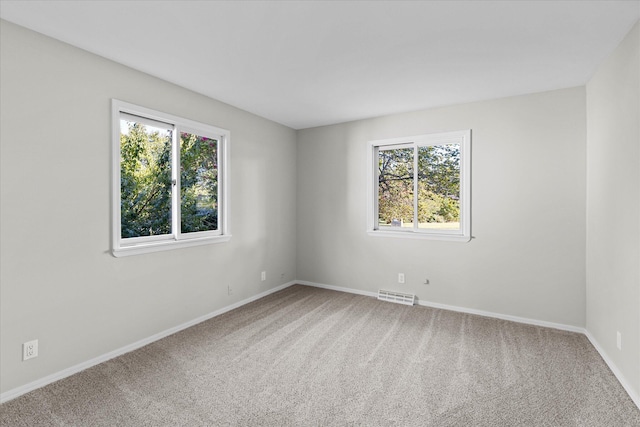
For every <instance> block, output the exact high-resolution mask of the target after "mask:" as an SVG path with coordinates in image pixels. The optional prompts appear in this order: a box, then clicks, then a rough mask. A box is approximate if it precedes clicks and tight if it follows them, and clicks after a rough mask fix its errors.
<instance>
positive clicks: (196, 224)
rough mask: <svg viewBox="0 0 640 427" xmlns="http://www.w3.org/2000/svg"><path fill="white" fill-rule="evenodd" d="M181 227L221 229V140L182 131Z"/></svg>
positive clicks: (189, 231)
mask: <svg viewBox="0 0 640 427" xmlns="http://www.w3.org/2000/svg"><path fill="white" fill-rule="evenodd" d="M180 165H181V169H180V191H181V192H180V194H181V198H182V200H181V225H180V227H181V231H182V233H193V232H196V231H209V230H217V229H218V141H217V140H215V139H211V138H207V137H204V136H199V135H196V134H192V133H187V132H181V133H180Z"/></svg>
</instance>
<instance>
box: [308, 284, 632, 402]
mask: <svg viewBox="0 0 640 427" xmlns="http://www.w3.org/2000/svg"><path fill="white" fill-rule="evenodd" d="M296 283H299V284H301V285H306V286H313V287H316V288H323V289H331V290H334V291H340V292H348V293H351V294H358V295H365V296H370V297H377V296H378V294H377V293H376V292H371V291H363V290H360V289H351V288H344V287H341V286H332V285H325V284H322V283H315V282H308V281H304V280H298V281H297V282H296ZM418 305H421V306H424V307H432V308H440V309H443V310H451V311H457V312H460V313H468V314H476V315H479V316H485V317H493V318H496V319H502V320H509V321H511V322H517V323H525V324H527V325H535V326H542V327H545V328H552V329H560V330H562V331H570V332H577V333H580V334H584V335H585V336H586V337H587V339H588V340H589V341H590V342H591V344H592V345H593V347H594V348H595V349H596V351H597V352H598V353H599V354H600V356H601V357H602V359H603V360H604V362H605V363H606V364H607V366H609V369H611V372H613V374H614V375H615V377H616V378H617V379H618V382H620V385H622V387H623V388H624V389H625V391H626V392H627V394H628V395H629V397H630V398H631V400H633V402H634V403H635V404H636V406H637V407H638V409H640V396H638V395H637V394H636V393H635V392H634V390H633V389H632V388H631V386H630V385H629V382H628V381H627V380H626V379H625V377H624V375H622V373H621V372H620V370H619V369H618V367H617V366H616V365H615V363H613V361H612V360H611V359H610V358H609V356H607V354H606V353H605V352H604V350H603V349H602V347H601V346H600V345H599V344H598V342H597V341H596V340H595V338H594V337H593V336H592V335H591V334H590V333H589V331H588V330H586V329H585V328H581V327H578V326H573V325H564V324H562V323H553V322H547V321H544V320H536V319H529V318H526V317H518V316H511V315H507V314H500V313H493V312H490V311H483V310H476V309H472V308H465V307H458V306H454V305H447V304H440V303H436V302H429V301H420V300H418Z"/></svg>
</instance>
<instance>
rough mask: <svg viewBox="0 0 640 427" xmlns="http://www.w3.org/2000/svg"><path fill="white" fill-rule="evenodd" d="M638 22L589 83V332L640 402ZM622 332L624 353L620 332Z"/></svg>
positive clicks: (639, 83) (639, 111)
mask: <svg viewBox="0 0 640 427" xmlns="http://www.w3.org/2000/svg"><path fill="white" fill-rule="evenodd" d="M639 58H640V24H636V25H635V27H634V28H633V30H632V31H631V32H630V33H629V34H628V35H627V36H626V38H625V39H624V40H623V42H622V43H621V44H620V46H618V48H617V49H616V50H615V51H614V52H613V53H612V54H611V56H610V57H609V58H607V60H606V61H605V62H604V63H603V64H602V65H601V66H600V67H599V69H598V71H597V73H596V74H595V75H594V77H593V78H592V79H591V81H589V83H588V84H587V330H588V331H589V332H590V333H591V335H592V336H593V337H594V338H595V340H596V341H597V342H598V344H599V345H600V347H601V348H602V349H603V351H604V352H605V353H606V355H607V356H608V357H609V358H610V359H611V360H612V361H613V362H614V363H615V365H616V366H617V367H618V369H619V370H620V371H621V372H622V374H623V375H624V377H625V378H626V379H627V381H628V382H629V385H630V386H631V387H632V388H633V389H634V391H635V394H636V396H640V59H639ZM618 331H619V332H620V333H621V334H622V349H621V350H618V348H617V346H616V332H618Z"/></svg>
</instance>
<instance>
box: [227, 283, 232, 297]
mask: <svg viewBox="0 0 640 427" xmlns="http://www.w3.org/2000/svg"><path fill="white" fill-rule="evenodd" d="M227 295H233V289H232V288H231V285H227Z"/></svg>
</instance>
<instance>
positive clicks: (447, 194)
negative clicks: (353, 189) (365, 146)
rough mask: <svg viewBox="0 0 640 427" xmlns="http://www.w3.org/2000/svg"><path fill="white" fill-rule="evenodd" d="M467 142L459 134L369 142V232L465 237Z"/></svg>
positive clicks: (467, 134) (467, 136)
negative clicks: (371, 165) (371, 196)
mask: <svg viewBox="0 0 640 427" xmlns="http://www.w3.org/2000/svg"><path fill="white" fill-rule="evenodd" d="M469 139H470V131H463V132H450V133H446V134H437V135H423V136H419V137H414V138H399V139H394V140H383V141H374V142H372V143H371V146H372V150H373V154H374V160H373V161H374V164H375V166H374V167H375V181H376V183H375V188H374V190H373V191H374V195H375V196H374V197H375V200H374V203H373V206H374V207H375V209H374V212H372V215H374V216H375V220H374V222H373V224H372V226H370V231H376V230H382V231H385V230H387V231H399V232H412V231H413V232H416V233H423V235H426V234H431V235H438V236H440V237H443V236H456V237H463V238H466V237H469V213H470V210H469V206H468V205H469V197H468V195H469V189H468V188H466V189H465V188H464V186H465V185H466V186H467V187H468V186H469V171H468V164H469V159H468V156H469V154H468V153H466V154H465V151H467V152H468V150H469V149H468V146H469ZM465 155H466V157H465ZM465 165H466V166H465ZM465 168H466V169H467V170H465ZM465 180H466V181H465Z"/></svg>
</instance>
